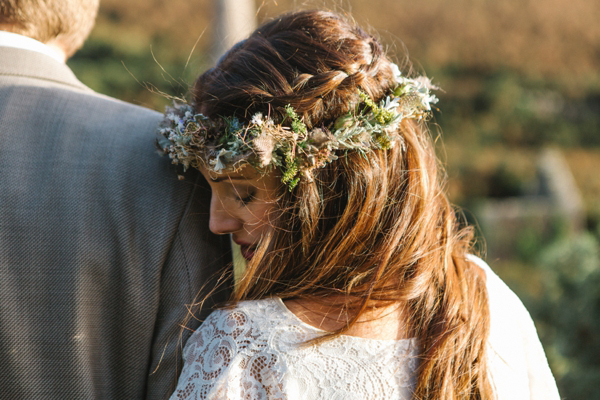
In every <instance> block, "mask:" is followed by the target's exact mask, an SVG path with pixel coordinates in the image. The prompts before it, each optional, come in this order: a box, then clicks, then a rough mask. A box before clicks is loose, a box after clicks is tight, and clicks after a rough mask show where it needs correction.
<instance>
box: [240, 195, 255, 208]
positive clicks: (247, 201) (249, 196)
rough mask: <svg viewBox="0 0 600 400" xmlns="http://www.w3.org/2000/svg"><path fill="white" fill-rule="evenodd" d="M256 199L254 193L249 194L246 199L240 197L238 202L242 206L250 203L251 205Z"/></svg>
mask: <svg viewBox="0 0 600 400" xmlns="http://www.w3.org/2000/svg"><path fill="white" fill-rule="evenodd" d="M253 198H254V193H249V194H248V196H245V197H238V199H237V200H238V201H239V202H240V203H241V204H242V205H244V206H245V205H247V204H248V203H250V202H251V201H252V199H253Z"/></svg>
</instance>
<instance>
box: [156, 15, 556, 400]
mask: <svg viewBox="0 0 600 400" xmlns="http://www.w3.org/2000/svg"><path fill="white" fill-rule="evenodd" d="M432 89H435V88H434V87H433V86H432V85H431V83H430V82H429V80H427V79H426V78H423V77H420V78H416V79H409V78H406V77H404V76H403V75H402V74H401V73H400V71H399V70H398V68H397V67H396V66H395V64H393V63H391V62H390V60H389V59H388V58H387V57H386V55H385V54H384V53H383V51H382V47H381V45H380V44H379V43H378V41H377V40H376V39H374V38H373V37H372V36H370V35H368V34H366V33H365V32H364V31H363V30H362V29H360V28H359V27H356V26H354V25H352V24H351V23H349V22H347V21H346V20H345V19H343V18H342V17H340V16H338V15H336V14H333V13H328V12H319V11H313V12H308V11H305V12H296V13H292V14H288V15H284V16H281V17H279V18H276V19H275V20H273V21H271V22H269V23H267V24H265V25H263V26H261V27H260V28H258V29H257V30H256V31H255V32H254V33H253V34H252V35H251V36H250V37H249V38H248V39H247V40H245V41H242V42H240V43H238V44H237V45H236V46H234V47H233V48H232V49H231V50H230V51H229V52H228V53H227V54H226V55H225V56H224V57H223V58H222V59H221V60H220V61H219V63H218V64H217V65H216V66H215V67H214V68H213V69H211V70H209V71H207V72H206V73H204V74H202V75H201V76H200V77H199V79H198V80H197V82H196V84H195V87H194V89H193V93H192V94H193V106H185V105H179V106H176V108H175V109H172V110H170V111H169V112H168V114H167V118H166V119H165V123H164V125H163V127H162V128H161V133H162V134H163V135H164V139H163V140H162V142H161V144H162V146H163V148H164V150H165V152H167V153H168V154H169V155H170V157H171V158H173V161H174V162H175V163H181V164H183V165H184V167H185V168H187V167H189V166H192V167H195V168H198V169H199V170H200V171H201V172H202V173H203V174H204V176H205V177H206V179H207V180H208V181H209V183H210V186H211V189H212V202H211V210H210V229H211V230H212V231H213V232H215V233H218V234H231V235H232V238H233V240H234V241H235V242H237V243H238V244H239V245H240V246H241V250H242V254H243V256H244V257H245V258H246V260H247V269H246V272H245V274H244V276H243V277H242V279H241V281H240V282H239V284H238V286H237V287H236V290H235V293H234V295H233V298H232V299H231V307H229V308H226V309H222V310H219V311H215V312H214V313H213V314H212V315H211V316H210V317H209V318H208V319H207V320H206V321H205V322H204V324H203V325H202V327H201V328H200V329H199V330H198V331H197V332H195V333H194V334H193V335H192V337H191V338H190V339H189V341H188V342H187V344H186V348H185V350H184V358H185V365H184V369H183V372H182V374H181V377H180V380H179V383H178V387H177V390H176V391H175V393H174V394H173V397H172V398H201V399H204V398H210V399H214V398H219V399H220V398H225V399H238V398H260V399H263V398H265V399H266V398H268V399H282V398H290V399H293V398H303V399H313V398H319V399H333V398H356V399H367V398H377V399H390V398H396V399H410V398H414V399H489V398H494V397H495V396H497V397H498V398H501V399H511V400H513V399H529V398H535V399H544V400H546V399H557V398H558V393H557V391H556V386H555V383H554V380H553V378H552V375H551V373H550V370H549V368H548V365H547V362H546V359H545V356H544V353H543V350H542V348H541V345H540V343H539V340H538V338H537V335H536V332H535V328H534V326H533V323H532V321H531V319H530V317H529V315H528V314H527V311H526V310H525V309H524V308H523V306H522V304H521V303H520V302H519V300H518V299H517V298H516V297H515V295H514V294H513V293H512V292H510V290H509V289H508V288H507V287H506V286H505V285H504V284H503V283H502V282H501V281H500V280H499V279H498V278H497V277H496V276H495V275H494V274H493V273H492V272H491V271H490V270H489V268H488V267H487V266H486V265H485V264H484V263H483V261H481V260H479V259H477V258H475V257H473V256H470V255H469V251H470V250H471V241H472V238H473V233H472V230H471V228H469V227H461V226H460V225H459V222H458V221H457V218H456V214H455V212H454V210H453V208H452V206H451V205H450V203H449V202H448V200H447V197H446V195H445V194H444V192H443V186H442V177H441V174H440V172H439V170H438V162H437V159H436V157H435V153H434V149H433V145H432V142H431V139H430V137H429V134H428V132H427V129H426V126H425V123H424V117H426V116H427V114H428V112H429V110H430V107H431V104H432V103H435V102H436V101H437V99H436V98H435V96H433V95H431V94H430V90H432Z"/></svg>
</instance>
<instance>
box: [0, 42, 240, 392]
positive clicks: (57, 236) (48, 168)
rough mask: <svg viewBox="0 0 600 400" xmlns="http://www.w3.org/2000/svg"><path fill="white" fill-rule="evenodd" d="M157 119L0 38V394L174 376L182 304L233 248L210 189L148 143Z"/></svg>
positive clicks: (104, 388)
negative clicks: (218, 223) (184, 176)
mask: <svg viewBox="0 0 600 400" xmlns="http://www.w3.org/2000/svg"><path fill="white" fill-rule="evenodd" d="M159 118H160V115H159V114H157V113H155V112H152V111H149V110H146V109H143V108H141V107H136V106H132V105H128V104H126V103H122V102H119V101H116V100H113V99H109V98H107V97H104V96H100V95H97V94H95V93H93V92H92V91H90V90H89V89H87V88H85V87H84V86H83V85H81V84H80V83H79V82H78V81H77V80H76V79H75V78H74V77H73V76H72V75H71V73H70V70H68V68H67V67H66V66H65V65H63V64H61V63H59V62H56V61H54V60H52V59H51V58H49V57H46V56H44V55H41V54H37V53H35V52H31V51H27V50H21V49H10V48H5V47H4V48H0V364H1V365H2V367H1V368H0V393H1V395H0V397H2V398H78V399H79V398H119V399H121V398H123V399H128V398H141V397H143V396H144V394H146V395H148V397H152V398H154V397H156V398H160V397H162V396H163V394H167V393H168V391H169V387H170V385H171V384H173V385H174V383H175V376H176V365H175V364H176V356H175V355H174V347H173V346H174V344H175V343H176V342H177V340H178V338H179V331H180V330H179V328H178V326H177V324H178V323H181V322H183V318H184V317H185V311H186V310H185V304H186V303H190V302H191V301H192V299H193V297H194V295H196V292H197V289H198V287H199V286H200V285H202V284H205V283H208V285H209V286H210V285H212V283H210V282H209V278H211V277H214V275H215V274H216V272H217V270H218V268H220V267H221V266H222V265H223V264H224V263H226V262H228V257H229V254H228V253H227V251H225V250H223V249H224V248H226V246H227V245H228V243H226V238H222V239H218V238H215V237H212V236H210V235H209V233H208V229H207V226H208V209H207V207H208V201H209V200H208V196H209V193H208V191H207V190H206V189H205V188H204V187H203V186H198V185H196V184H195V182H194V181H193V180H189V179H188V180H186V181H178V180H177V178H176V173H175V171H174V169H173V168H172V166H170V165H169V160H167V159H165V158H160V157H159V156H158V155H156V154H155V152H154V147H153V146H154V143H153V137H154V136H153V134H152V132H153V131H154V129H155V127H156V124H157V123H158V120H159ZM224 239H225V240H224ZM219 300H221V299H219ZM167 344H169V345H170V347H168V348H165V346H167ZM163 350H166V351H165V355H164V359H163V360H162V362H161V363H160V364H161V365H160V367H159V368H158V371H157V372H156V373H154V374H153V369H154V367H156V365H157V363H159V359H160V358H161V354H162V351H163ZM147 385H148V386H147ZM146 391H148V393H146Z"/></svg>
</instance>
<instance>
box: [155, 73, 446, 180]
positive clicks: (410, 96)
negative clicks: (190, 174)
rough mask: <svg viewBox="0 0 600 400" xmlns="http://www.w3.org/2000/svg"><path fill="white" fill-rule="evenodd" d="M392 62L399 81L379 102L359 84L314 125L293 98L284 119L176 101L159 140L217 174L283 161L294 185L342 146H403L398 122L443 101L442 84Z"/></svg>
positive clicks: (187, 162) (186, 161) (179, 157)
mask: <svg viewBox="0 0 600 400" xmlns="http://www.w3.org/2000/svg"><path fill="white" fill-rule="evenodd" d="M392 68H393V69H394V76H395V79H396V83H397V85H396V87H394V88H393V89H392V90H391V91H390V92H389V94H388V95H387V96H386V97H385V98H384V99H382V100H381V101H380V102H379V103H378V104H376V103H375V102H374V101H373V100H372V99H371V98H370V97H369V96H368V95H367V94H366V93H364V92H362V91H359V97H360V100H361V103H359V104H357V105H356V106H354V107H353V109H351V110H350V111H349V112H347V113H345V114H343V115H342V116H340V117H338V118H337V119H336V120H335V121H334V122H333V123H331V124H330V125H328V126H322V127H317V128H313V129H311V130H308V129H307V127H306V125H305V124H304V123H303V122H302V119H301V118H300V117H299V116H298V115H297V113H296V111H295V110H294V108H293V107H291V106H290V105H288V106H286V107H285V110H284V115H283V120H282V121H281V123H279V124H276V123H275V122H274V121H273V120H272V119H271V118H269V117H268V116H265V115H263V114H262V113H256V114H254V116H253V117H252V119H251V120H250V122H249V123H246V124H244V123H242V122H241V121H240V120H239V119H238V118H237V117H235V116H231V117H218V118H215V119H210V118H208V117H206V116H204V115H203V114H199V113H196V112H195V111H194V108H193V107H192V106H191V105H189V104H185V103H174V106H173V107H167V111H166V112H165V117H164V119H163V121H162V122H161V124H160V126H159V133H160V138H159V139H158V144H159V147H160V148H161V149H162V151H163V152H164V153H166V154H168V155H169V157H170V158H171V160H172V162H173V164H181V165H183V170H184V171H185V170H187V168H189V167H190V166H191V167H194V168H199V167H203V168H207V169H209V170H212V171H214V172H217V173H219V172H226V171H235V170H237V169H239V168H240V167H242V166H243V165H245V164H250V165H252V166H254V167H255V168H257V169H261V170H268V169H269V168H272V167H278V168H280V169H281V171H282V177H281V181H282V182H283V183H284V184H286V185H287V186H288V188H289V189H290V190H292V189H293V188H294V187H295V186H296V185H297V184H298V182H299V181H300V179H302V178H305V179H307V180H308V181H312V171H313V170H314V169H315V168H320V167H323V166H325V165H326V164H327V163H329V162H331V161H333V160H336V159H337V156H338V154H340V153H341V152H346V151H350V150H355V151H359V152H361V153H367V152H369V151H372V150H374V149H389V148H391V147H392V146H394V145H395V144H396V142H399V143H400V145H401V146H404V140H403V138H402V137H401V136H399V135H398V133H397V127H398V124H399V123H400V122H401V121H402V120H403V119H405V118H416V119H421V118H422V117H424V116H426V115H427V114H428V113H429V112H430V111H431V104H435V103H437V102H438V99H437V98H436V97H435V96H434V95H433V94H431V93H430V90H433V89H438V88H437V87H435V86H434V85H432V84H431V81H430V80H429V79H428V78H426V77H423V76H421V77H418V78H415V79H410V78H405V77H403V76H402V74H401V73H400V70H399V69H398V67H397V66H396V65H395V64H392Z"/></svg>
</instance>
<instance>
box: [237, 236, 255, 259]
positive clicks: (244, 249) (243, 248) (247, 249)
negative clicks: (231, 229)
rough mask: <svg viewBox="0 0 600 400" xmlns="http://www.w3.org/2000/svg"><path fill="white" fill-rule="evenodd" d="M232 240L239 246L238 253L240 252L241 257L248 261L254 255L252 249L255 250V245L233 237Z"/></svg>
mask: <svg viewBox="0 0 600 400" xmlns="http://www.w3.org/2000/svg"><path fill="white" fill-rule="evenodd" d="M233 241H234V242H235V243H236V244H237V245H238V246H240V253H242V257H244V258H245V259H246V260H247V261H250V260H251V259H252V257H253V256H254V251H255V250H256V245H253V244H250V243H245V242H241V241H237V240H235V239H233Z"/></svg>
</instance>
